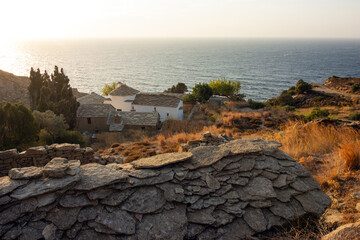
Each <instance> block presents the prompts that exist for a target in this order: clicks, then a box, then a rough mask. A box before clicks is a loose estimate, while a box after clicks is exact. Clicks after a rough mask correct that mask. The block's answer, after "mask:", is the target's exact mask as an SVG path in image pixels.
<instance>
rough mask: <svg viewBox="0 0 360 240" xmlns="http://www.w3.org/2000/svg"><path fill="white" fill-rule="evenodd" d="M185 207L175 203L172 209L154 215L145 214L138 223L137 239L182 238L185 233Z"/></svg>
mask: <svg viewBox="0 0 360 240" xmlns="http://www.w3.org/2000/svg"><path fill="white" fill-rule="evenodd" d="M186 225H187V218H186V207H185V206H184V205H183V204H179V205H175V208H174V209H171V210H165V211H163V212H162V213H158V214H154V215H145V216H144V217H143V219H142V220H141V222H140V223H139V225H138V229H137V236H138V239H169V240H182V239H184V237H185V233H186Z"/></svg>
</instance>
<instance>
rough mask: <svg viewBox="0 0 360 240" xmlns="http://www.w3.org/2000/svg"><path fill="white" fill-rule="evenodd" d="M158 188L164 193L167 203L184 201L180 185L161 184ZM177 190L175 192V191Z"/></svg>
mask: <svg viewBox="0 0 360 240" xmlns="http://www.w3.org/2000/svg"><path fill="white" fill-rule="evenodd" d="M158 187H159V188H160V189H161V190H163V191H164V197H165V199H166V201H168V202H173V201H175V202H182V201H184V189H183V188H182V186H181V185H177V184H173V183H163V184H161V185H158ZM176 189H177V190H176Z"/></svg>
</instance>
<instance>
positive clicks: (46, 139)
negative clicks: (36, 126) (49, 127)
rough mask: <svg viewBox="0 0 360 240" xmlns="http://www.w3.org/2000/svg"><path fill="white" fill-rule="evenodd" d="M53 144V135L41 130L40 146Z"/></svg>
mask: <svg viewBox="0 0 360 240" xmlns="http://www.w3.org/2000/svg"><path fill="white" fill-rule="evenodd" d="M52 143H53V139H52V137H51V135H50V134H49V133H48V132H47V131H46V130H45V129H41V130H40V133H39V144H40V145H50V144H52Z"/></svg>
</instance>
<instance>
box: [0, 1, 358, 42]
mask: <svg viewBox="0 0 360 240" xmlns="http://www.w3.org/2000/svg"><path fill="white" fill-rule="evenodd" d="M0 31H1V35H0V39H1V40H29V39H30V40H31V39H57V38H70V39H72V38H360V0H86V1H85V0H62V1H54V0H31V1H29V0H1V2H0Z"/></svg>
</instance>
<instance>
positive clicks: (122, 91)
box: [109, 83, 140, 96]
mask: <svg viewBox="0 0 360 240" xmlns="http://www.w3.org/2000/svg"><path fill="white" fill-rule="evenodd" d="M138 92H140V91H139V90H136V89H134V88H132V87H129V86H128V85H126V84H123V83H118V84H117V86H116V88H115V89H114V90H112V91H111V92H110V93H109V95H110V96H133V95H135V94H137V93H138Z"/></svg>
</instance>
